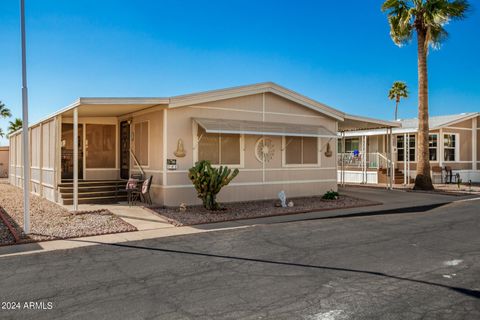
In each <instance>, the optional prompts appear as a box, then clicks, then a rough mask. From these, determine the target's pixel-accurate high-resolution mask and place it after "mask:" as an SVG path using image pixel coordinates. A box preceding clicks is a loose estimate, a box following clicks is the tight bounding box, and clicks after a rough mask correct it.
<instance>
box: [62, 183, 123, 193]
mask: <svg viewBox="0 0 480 320" xmlns="http://www.w3.org/2000/svg"><path fill="white" fill-rule="evenodd" d="M115 190H125V186H123V185H122V186H103V185H102V186H78V193H88V192H101V191H103V192H106V191H115ZM58 191H60V193H73V186H72V187H59V188H58Z"/></svg>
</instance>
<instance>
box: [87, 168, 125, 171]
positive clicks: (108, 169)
mask: <svg viewBox="0 0 480 320" xmlns="http://www.w3.org/2000/svg"><path fill="white" fill-rule="evenodd" d="M86 170H87V171H116V170H120V169H118V168H87V169H86Z"/></svg>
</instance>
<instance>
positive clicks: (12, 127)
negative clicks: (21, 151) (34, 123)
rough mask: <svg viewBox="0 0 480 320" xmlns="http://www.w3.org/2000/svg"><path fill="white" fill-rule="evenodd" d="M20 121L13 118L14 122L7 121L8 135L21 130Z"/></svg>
mask: <svg viewBox="0 0 480 320" xmlns="http://www.w3.org/2000/svg"><path fill="white" fill-rule="evenodd" d="M22 125H23V123H22V119H20V118H15V120H14V121H9V122H8V134H12V133H14V132H15V131H17V130H20V129H21V128H22Z"/></svg>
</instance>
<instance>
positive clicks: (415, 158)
mask: <svg viewBox="0 0 480 320" xmlns="http://www.w3.org/2000/svg"><path fill="white" fill-rule="evenodd" d="M407 136H408V137H409V139H408V141H409V142H410V141H412V140H411V139H412V136H413V138H414V142H415V146H414V147H410V146H408V149H410V153H409V154H410V155H411V150H412V149H413V152H414V159H413V160H409V159H408V160H406V159H405V157H406V155H407V153H406V148H405V146H406V143H407V141H406V140H405V141H403V148H399V147H398V138H399V137H401V138H404V137H405V136H404V135H403V134H399V135H397V136H396V138H395V149H396V151H397V163H398V162H404V161H408V162H410V163H412V162H417V135H416V134H414V133H407ZM398 150H403V157H404V159H403V160H400V159H398Z"/></svg>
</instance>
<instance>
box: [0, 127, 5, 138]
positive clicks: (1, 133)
mask: <svg viewBox="0 0 480 320" xmlns="http://www.w3.org/2000/svg"><path fill="white" fill-rule="evenodd" d="M3 137H5V133H4V132H3V130H2V128H0V138H3Z"/></svg>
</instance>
